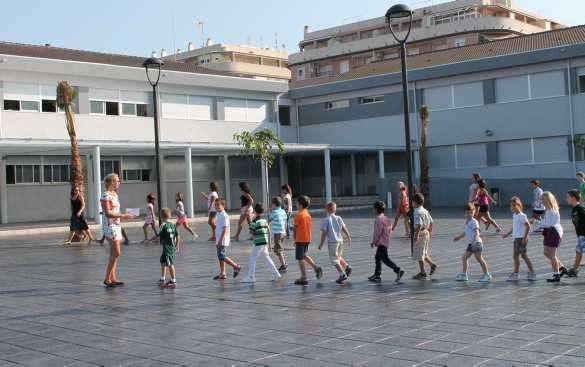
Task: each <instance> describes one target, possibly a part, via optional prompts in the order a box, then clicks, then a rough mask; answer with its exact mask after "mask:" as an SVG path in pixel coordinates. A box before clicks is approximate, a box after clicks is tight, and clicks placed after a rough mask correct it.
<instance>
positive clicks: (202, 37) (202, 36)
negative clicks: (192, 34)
mask: <svg viewBox="0 0 585 367" xmlns="http://www.w3.org/2000/svg"><path fill="white" fill-rule="evenodd" d="M196 24H197V26H198V27H200V34H201V47H205V37H204V33H203V27H204V26H205V22H204V21H202V20H197V23H196Z"/></svg>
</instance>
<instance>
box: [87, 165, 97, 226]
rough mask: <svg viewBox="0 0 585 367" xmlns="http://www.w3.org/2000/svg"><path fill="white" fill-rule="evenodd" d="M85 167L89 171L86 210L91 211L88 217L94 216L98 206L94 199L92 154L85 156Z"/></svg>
mask: <svg viewBox="0 0 585 367" xmlns="http://www.w3.org/2000/svg"><path fill="white" fill-rule="evenodd" d="M85 167H87V168H86V172H87V192H86V194H87V195H86V197H85V200H86V201H87V210H86V212H87V213H89V215H88V217H90V218H91V217H93V215H94V213H95V206H96V202H95V200H93V198H94V197H95V196H94V193H93V190H94V188H93V186H94V185H93V177H92V176H93V170H92V169H91V156H90V155H89V154H88V155H86V156H85Z"/></svg>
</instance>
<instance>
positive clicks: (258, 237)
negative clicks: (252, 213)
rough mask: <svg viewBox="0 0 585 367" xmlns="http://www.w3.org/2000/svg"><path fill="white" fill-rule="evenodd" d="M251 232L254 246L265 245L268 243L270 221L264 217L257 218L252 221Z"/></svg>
mask: <svg viewBox="0 0 585 367" xmlns="http://www.w3.org/2000/svg"><path fill="white" fill-rule="evenodd" d="M250 232H251V233H252V237H253V242H254V246H264V245H267V244H268V241H269V239H268V233H269V231H268V221H267V220H266V219H264V218H260V217H258V218H256V219H254V220H253V221H252V223H250Z"/></svg>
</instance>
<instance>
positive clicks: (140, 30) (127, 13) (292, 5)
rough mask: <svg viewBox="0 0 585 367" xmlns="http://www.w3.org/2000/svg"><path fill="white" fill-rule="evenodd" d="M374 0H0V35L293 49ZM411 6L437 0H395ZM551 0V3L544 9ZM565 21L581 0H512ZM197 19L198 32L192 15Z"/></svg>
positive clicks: (151, 45)
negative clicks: (307, 33) (310, 33)
mask: <svg viewBox="0 0 585 367" xmlns="http://www.w3.org/2000/svg"><path fill="white" fill-rule="evenodd" d="M396 2H398V1H382V0H295V1H285V0H246V1H243V0H215V1H209V0H206V1H203V0H167V1H160V0H159V1H154V0H101V1H88V0H52V1H47V0H18V1H4V4H2V11H1V12H0V41H8V42H20V43H28V44H38V45H44V44H46V43H50V44H52V45H54V46H58V47H66V48H73V49H81V50H92V51H100V52H108V53H119V54H127V55H137V56H149V55H150V53H151V52H152V51H153V50H160V49H161V48H165V49H166V50H167V51H169V52H170V51H171V50H175V49H177V48H182V49H186V47H187V42H188V41H192V42H194V44H196V45H201V44H202V42H203V39H206V38H208V37H209V38H211V39H212V40H213V41H214V42H215V43H220V42H221V43H228V44H251V45H254V46H262V47H274V46H275V45H278V47H279V48H281V47H283V45H284V47H285V48H286V49H287V51H289V52H295V51H297V50H298V43H299V41H300V40H301V39H302V37H303V27H304V26H305V25H309V26H310V28H311V29H312V30H316V29H322V28H327V27H331V26H336V25H340V24H344V23H351V22H355V21H358V20H364V19H369V18H374V17H378V16H382V15H383V14H384V13H385V12H386V10H387V8H388V7H390V6H391V5H393V4H395V3H396ZM402 2H404V3H407V4H409V5H411V6H412V7H413V8H416V7H423V6H426V5H430V4H431V3H434V4H438V3H441V2H444V1H440V0H434V1H433V0H402ZM551 3H552V4H554V7H553V9H547V8H548V7H550V6H551ZM516 4H517V6H519V7H521V8H524V9H526V10H531V11H534V12H537V13H540V14H542V15H544V16H546V17H548V18H551V19H556V20H558V21H560V22H561V23H564V24H567V25H578V24H585V1H584V0H555V1H553V0H516ZM199 21H202V22H203V23H204V24H203V35H204V36H203V38H202V37H201V28H200V26H199V25H198V22H199Z"/></svg>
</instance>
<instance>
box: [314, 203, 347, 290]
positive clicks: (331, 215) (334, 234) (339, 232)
mask: <svg viewBox="0 0 585 367" xmlns="http://www.w3.org/2000/svg"><path fill="white" fill-rule="evenodd" d="M325 211H326V212H327V217H325V219H323V222H321V243H320V244H319V250H321V248H323V244H324V243H325V240H327V248H328V250H329V259H330V260H331V264H332V265H333V266H334V267H335V269H337V272H338V273H339V278H338V279H337V280H336V281H335V282H336V283H337V284H343V282H345V281H346V280H347V278H349V277H350V275H351V272H352V269H351V266H350V265H349V264H348V263H347V261H345V259H344V258H343V256H342V255H343V235H345V236H346V237H347V247H351V234H350V233H349V230H348V229H347V227H346V226H345V223H344V222H343V219H341V217H340V216H339V215H337V214H335V213H336V211H337V204H335V203H334V202H333V201H331V202H329V203H327V205H326V206H325Z"/></svg>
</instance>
